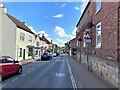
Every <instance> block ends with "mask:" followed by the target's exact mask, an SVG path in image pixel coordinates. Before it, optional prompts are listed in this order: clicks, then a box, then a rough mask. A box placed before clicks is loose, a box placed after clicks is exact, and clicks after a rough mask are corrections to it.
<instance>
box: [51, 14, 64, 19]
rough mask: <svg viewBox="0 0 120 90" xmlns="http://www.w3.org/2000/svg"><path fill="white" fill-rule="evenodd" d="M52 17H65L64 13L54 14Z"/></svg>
mask: <svg viewBox="0 0 120 90" xmlns="http://www.w3.org/2000/svg"><path fill="white" fill-rule="evenodd" d="M52 17H53V18H62V17H64V14H57V15H54V16H52Z"/></svg>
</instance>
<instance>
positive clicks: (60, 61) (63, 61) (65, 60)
mask: <svg viewBox="0 0 120 90" xmlns="http://www.w3.org/2000/svg"><path fill="white" fill-rule="evenodd" d="M59 61H60V62H65V61H66V60H56V62H59Z"/></svg>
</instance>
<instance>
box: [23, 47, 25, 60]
mask: <svg viewBox="0 0 120 90" xmlns="http://www.w3.org/2000/svg"><path fill="white" fill-rule="evenodd" d="M23 60H25V49H23Z"/></svg>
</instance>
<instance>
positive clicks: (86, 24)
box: [76, 0, 120, 87]
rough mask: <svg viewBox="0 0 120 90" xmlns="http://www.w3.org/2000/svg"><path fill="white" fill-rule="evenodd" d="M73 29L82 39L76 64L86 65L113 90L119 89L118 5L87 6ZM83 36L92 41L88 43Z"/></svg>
mask: <svg viewBox="0 0 120 90" xmlns="http://www.w3.org/2000/svg"><path fill="white" fill-rule="evenodd" d="M118 1H119V0H118ZM76 26H77V28H78V30H77V32H78V33H77V34H78V35H79V36H80V38H81V39H82V41H81V42H80V45H79V49H80V52H79V53H78V54H79V55H81V58H80V59H79V60H81V61H82V63H86V64H87V63H88V64H89V66H90V68H91V70H92V71H94V72H95V73H96V74H98V75H99V76H101V77H103V78H104V79H105V80H107V81H108V82H110V83H112V84H113V85H114V86H116V87H120V86H119V85H120V83H119V63H120V2H102V0H98V1H97V2H89V3H88V4H87V6H86V8H85V10H84V12H83V14H82V16H81V17H80V20H79V22H78V24H77V25H76ZM86 32H87V33H88V32H89V36H90V37H91V41H90V42H87V43H86V39H85V35H86ZM87 47H88V48H87ZM86 50H87V51H88V53H87V52H86ZM87 55H88V58H87ZM87 60H88V61H87Z"/></svg>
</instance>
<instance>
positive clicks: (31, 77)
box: [2, 55, 112, 88]
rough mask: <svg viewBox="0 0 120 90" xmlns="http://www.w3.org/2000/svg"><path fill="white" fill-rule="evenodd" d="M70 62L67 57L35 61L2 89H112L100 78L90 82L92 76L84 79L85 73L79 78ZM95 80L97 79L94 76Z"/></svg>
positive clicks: (6, 81)
mask: <svg viewBox="0 0 120 90" xmlns="http://www.w3.org/2000/svg"><path fill="white" fill-rule="evenodd" d="M69 60H70V59H69V58H68V56H67V55H60V56H58V57H53V59H51V60H50V61H35V62H33V63H30V64H27V65H24V66H23V73H22V74H21V75H16V76H12V77H10V78H8V79H6V80H4V81H3V82H2V88H86V87H88V88H90V87H92V88H98V87H99V88H111V87H112V86H110V85H109V84H107V83H105V82H104V81H102V80H101V79H99V78H98V77H97V80H96V81H95V80H92V81H90V79H89V80H88V79H87V78H89V77H90V78H91V79H92V76H89V77H83V76H85V75H83V74H84V73H83V74H82V75H81V76H78V75H77V73H75V72H74V71H75V70H73V69H74V67H71V62H70V61H69ZM72 64H73V63H72ZM76 70H77V69H76ZM86 74H87V73H86ZM74 76H75V77H76V79H75V78H74ZM79 77H81V78H79ZM94 78H96V77H95V76H94ZM88 81H89V82H88ZM92 82H93V83H92ZM81 83H82V84H81Z"/></svg>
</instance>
